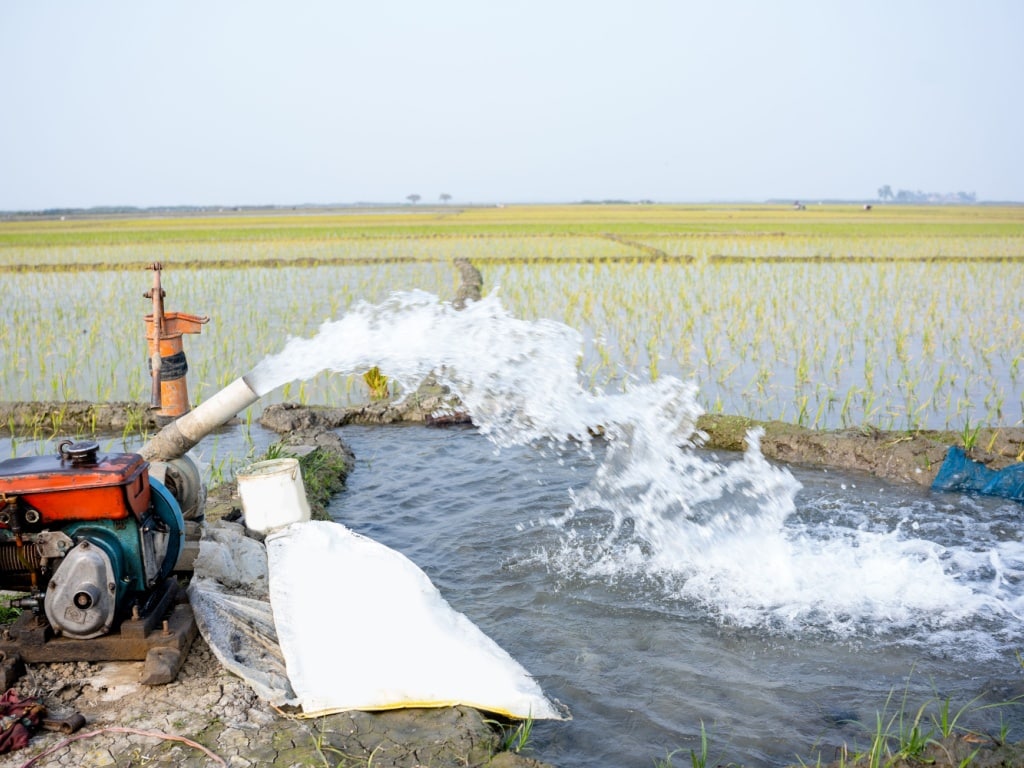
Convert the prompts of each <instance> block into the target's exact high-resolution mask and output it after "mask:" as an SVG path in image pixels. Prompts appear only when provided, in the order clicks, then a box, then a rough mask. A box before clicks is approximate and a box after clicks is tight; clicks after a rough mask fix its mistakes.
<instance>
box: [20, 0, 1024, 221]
mask: <svg viewBox="0 0 1024 768" xmlns="http://www.w3.org/2000/svg"><path fill="white" fill-rule="evenodd" d="M0 72H2V77H3V85H2V88H0V210H35V209H41V208H51V207H79V206H83V207H88V206H96V205H137V206H152V205H179V204H202V205H248V204H279V205H289V204H301V203H346V202H357V201H375V202H404V201H405V198H406V196H407V195H409V194H413V193H415V194H418V195H420V196H421V198H422V200H423V202H424V203H428V202H436V201H437V200H438V198H439V195H441V194H442V193H446V194H450V195H451V196H452V202H453V203H455V204H457V203H460V202H466V203H468V202H498V201H504V202H561V201H566V202H575V201H578V200H582V199H608V198H623V199H645V198H646V199H652V200H655V201H659V202H662V201H664V202H674V201H683V202H685V201H707V200H711V201H726V200H763V199H767V198H792V199H797V198H799V199H802V200H811V201H813V200H815V199H821V198H847V199H856V198H869V197H874V196H875V194H876V192H877V190H878V188H879V187H880V186H882V185H883V184H889V185H891V187H892V188H893V190H894V191H895V190H898V189H901V188H905V189H911V190H918V189H919V190H923V191H926V192H957V191H967V192H975V193H976V194H977V196H978V199H979V200H1018V201H1021V200H1024V143H1022V142H1024V98H1022V93H1024V91H1022V78H1024V2H1021V1H1020V0H980V1H979V2H964V0H856V1H853V0H844V1H843V2H838V1H836V2H833V1H831V0H807V1H806V2H803V1H800V2H798V1H796V0H774V1H772V2H768V1H767V0H750V1H749V2H742V1H740V0H725V1H724V2H723V1H721V0H702V1H701V2H694V1H691V0H673V1H669V0H665V1H664V2H655V1H652V0H618V1H617V2H605V1H604V0H579V1H577V0H536V1H534V0H508V1H507V2H503V3H499V2H496V1H493V0H453V1H448V0H419V1H418V2H411V1H406V0H379V1H378V2H369V1H367V0H362V1H361V2H350V1H348V0H334V1H333V2H328V1H327V0H324V1H322V2H313V1H310V2H303V1H302V0H290V1H289V2H284V1H283V0H281V1H279V2H259V1H258V0H238V1H235V0H195V1H191V0H173V1H171V0H166V1H161V0H145V1H144V2H140V1H139V0H131V1H130V2H105V1H103V0H90V1H89V2H82V1H81V0H2V2H0Z"/></svg>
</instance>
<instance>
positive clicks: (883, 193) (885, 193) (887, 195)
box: [878, 184, 892, 200]
mask: <svg viewBox="0 0 1024 768" xmlns="http://www.w3.org/2000/svg"><path fill="white" fill-rule="evenodd" d="M878 199H879V200H891V199H892V187H890V186H889V185H888V184H885V185H884V186H881V187H879V188H878Z"/></svg>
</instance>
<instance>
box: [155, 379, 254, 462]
mask: <svg viewBox="0 0 1024 768" xmlns="http://www.w3.org/2000/svg"><path fill="white" fill-rule="evenodd" d="M247 375H248V374H247ZM259 399H260V396H259V395H258V394H256V391H255V390H254V389H253V388H252V386H251V385H250V383H249V381H248V380H247V378H246V376H240V377H238V378H237V379H235V380H234V381H233V382H231V383H230V384H228V385H227V386H226V387H224V389H222V390H220V392H218V393H217V394H215V395H214V396H213V397H211V398H210V399H209V400H206V401H204V402H203V403H201V404H200V405H198V406H196V407H195V408H193V409H192V410H191V411H189V412H188V413H186V414H184V415H183V416H179V417H178V418H177V419H175V420H174V421H172V422H171V423H170V424H168V425H167V426H165V427H164V428H163V429H161V430H160V431H159V432H157V433H156V434H155V435H153V437H151V438H150V439H149V440H148V441H147V442H146V444H145V445H143V446H142V448H140V449H139V451H138V452H139V453H140V454H141V455H142V457H143V458H144V459H146V460H147V461H173V460H174V459H177V458H179V457H181V456H184V455H185V453H187V452H188V451H189V449H191V448H192V447H193V446H194V445H195V444H196V443H198V442H199V441H200V440H202V439H203V438H204V437H206V436H207V435H208V434H210V433H211V432H212V431H213V430H215V429H216V428H217V427H219V426H221V425H222V424H224V423H225V422H227V421H228V419H230V418H231V417H232V416H234V415H235V414H236V413H239V412H240V411H243V410H245V409H246V408H248V407H249V406H250V405H252V404H253V403H255V402H256V401H257V400H259Z"/></svg>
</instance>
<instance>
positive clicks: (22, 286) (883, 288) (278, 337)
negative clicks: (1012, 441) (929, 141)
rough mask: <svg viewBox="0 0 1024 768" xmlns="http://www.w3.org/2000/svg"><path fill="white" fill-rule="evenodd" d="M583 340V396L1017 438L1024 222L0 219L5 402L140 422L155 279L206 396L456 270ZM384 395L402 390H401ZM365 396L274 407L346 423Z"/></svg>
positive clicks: (602, 217) (822, 210) (470, 214)
mask: <svg viewBox="0 0 1024 768" xmlns="http://www.w3.org/2000/svg"><path fill="white" fill-rule="evenodd" d="M456 258H468V259H470V260H471V261H472V262H473V264H474V265H475V266H476V267H477V268H478V269H479V270H480V272H481V274H482V275H483V279H484V291H485V292H487V293H492V292H496V293H497V294H498V295H499V296H500V297H501V300H502V302H503V304H504V306H505V307H506V308H507V310H508V311H509V312H510V313H511V314H512V315H514V316H516V317H520V318H523V319H528V320H533V319H540V318H546V319H551V320H556V321H559V322H562V323H565V324H567V325H569V326H571V327H573V328H575V329H577V330H578V331H579V333H580V335H581V346H580V358H579V372H580V378H581V381H582V382H583V383H584V384H585V386H587V387H589V388H594V389H596V390H600V391H617V390H622V389H623V388H626V387H629V386H630V384H631V383H633V382H637V381H641V382H643V381H650V380H654V379H657V378H658V377H661V376H668V375H671V376H676V377H680V378H684V379H693V380H695V381H696V383H697V385H698V387H699V390H700V399H701V403H702V405H703V407H704V408H705V409H706V410H708V411H709V412H723V413H732V414H740V415H745V416H750V417H753V418H757V419H775V420H781V421H787V422H793V423H798V424H801V425H804V426H809V427H815V428H823V429H832V428H841V427H876V428H879V429H896V430H914V429H953V430H969V429H971V428H973V427H975V426H977V425H985V426H1013V425H1021V424H1022V423H1024V386H1022V383H1024V344H1022V339H1024V306H1022V304H1024V207H1017V206H962V207H939V206H927V207H913V206H875V207H874V209H873V210H863V209H862V208H861V207H860V206H852V205H850V206H842V205H821V206H817V205H811V206H808V207H807V209H806V210H794V209H793V208H791V207H790V206H784V205H744V206H738V205H686V206H682V205H572V206H505V207H487V208H485V207H468V208H459V207H455V206H441V207H421V206H403V207H400V208H393V209H383V208H381V209H376V208H350V209H299V210H284V209H273V210H268V211H262V212H204V213H202V214H195V215H189V216H156V215H135V216H121V217H114V216H111V217H102V216H73V215H67V216H65V217H63V218H62V217H59V216H53V217H44V216H22V217H13V216H8V217H3V218H0V297H2V301H0V356H2V357H0V359H2V365H0V400H5V401H36V400H43V401H64V400H89V401H138V402H146V401H147V400H148V392H149V377H148V369H147V361H146V342H145V324H144V320H143V318H144V316H145V315H146V314H147V313H149V312H150V311H151V304H150V302H149V301H148V300H147V299H144V298H143V293H144V292H145V291H146V290H148V289H149V288H150V286H151V285H152V272H151V271H149V270H148V269H147V267H148V265H150V264H152V263H153V262H161V263H162V264H163V266H164V270H163V273H162V279H163V287H164V290H165V291H166V294H167V296H166V299H165V306H166V310H167V311H172V312H183V313H189V314H196V315H208V316H209V317H210V321H209V323H208V324H207V325H205V326H204V327H203V330H202V333H201V334H199V335H190V336H187V337H186V338H185V339H184V347H185V351H186V353H187V355H188V360H189V367H190V369H189V392H190V394H191V396H192V399H193V400H194V401H201V400H203V399H205V398H208V397H210V396H211V395H213V394H214V393H215V392H216V391H217V390H219V389H220V388H221V387H223V386H224V385H226V384H227V383H228V382H230V381H231V380H233V379H234V378H236V377H237V376H239V375H241V374H244V373H246V372H247V371H248V370H250V369H251V368H252V367H253V366H254V365H255V364H256V363H257V362H259V361H260V360H261V359H262V358H263V357H264V356H265V355H267V354H270V353H273V352H277V351H278V350H279V349H280V348H281V347H282V346H283V344H284V343H285V341H286V340H287V339H288V338H289V337H291V336H310V335H312V334H313V333H315V332H316V330H317V328H318V327H319V325H320V324H321V323H322V322H324V321H325V320H329V319H336V318H338V317H340V316H342V315H343V314H344V313H345V312H346V310H347V309H348V308H349V307H351V306H352V305H353V304H354V303H356V302H369V303H379V302H381V301H383V300H385V299H386V298H387V297H388V296H389V295H390V294H391V293H392V292H394V291H405V290H412V289H420V290H425V291H428V292H430V293H434V294H436V295H438V296H440V297H442V298H450V297H452V296H453V295H454V292H455V290H456V288H457V285H458V279H459V278H458V273H457V271H456V270H455V269H454V268H453V264H452V262H453V260H454V259H456ZM384 373H385V374H386V373H387V372H386V371H384ZM365 397H366V391H365V385H364V383H363V381H362V378H361V376H359V375H346V376H342V375H338V374H322V375H320V376H318V377H316V378H314V379H311V380H309V381H304V382H293V383H292V384H288V385H285V386H284V387H282V388H281V389H280V390H278V391H277V392H275V393H273V394H272V395H271V396H268V398H266V399H265V401H268V402H270V401H274V400H291V401H295V402H303V403H329V404H347V403H351V402H357V401H361V400H363V399H364V398H365Z"/></svg>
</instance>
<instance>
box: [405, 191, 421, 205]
mask: <svg viewBox="0 0 1024 768" xmlns="http://www.w3.org/2000/svg"><path fill="white" fill-rule="evenodd" d="M405 199H406V200H408V201H409V202H410V203H412V204H413V205H416V203H418V202H419V201H420V196H419V195H415V194H414V195H406V196H405Z"/></svg>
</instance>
